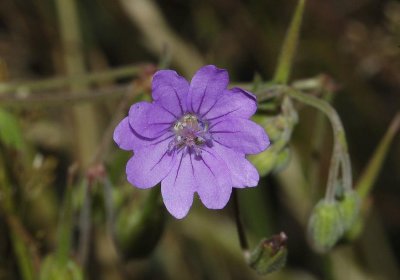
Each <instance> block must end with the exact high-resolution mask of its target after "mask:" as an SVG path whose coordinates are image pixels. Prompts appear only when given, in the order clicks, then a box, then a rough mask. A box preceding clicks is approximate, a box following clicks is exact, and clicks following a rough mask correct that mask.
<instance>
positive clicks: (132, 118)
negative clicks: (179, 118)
mask: <svg viewBox="0 0 400 280" xmlns="http://www.w3.org/2000/svg"><path fill="white" fill-rule="evenodd" d="M175 121H176V117H175V116H174V115H173V114H172V113H170V112H168V111H166V110H165V109H163V108H162V107H160V106H159V105H157V104H155V103H148V102H138V103H135V104H133V105H132V106H131V108H130V110H129V124H130V125H131V127H132V129H133V130H134V131H136V133H138V134H139V135H140V136H143V137H145V138H156V137H159V136H160V135H162V134H164V133H166V132H167V131H169V130H170V128H171V126H172V124H173V123H174V122H175Z"/></svg>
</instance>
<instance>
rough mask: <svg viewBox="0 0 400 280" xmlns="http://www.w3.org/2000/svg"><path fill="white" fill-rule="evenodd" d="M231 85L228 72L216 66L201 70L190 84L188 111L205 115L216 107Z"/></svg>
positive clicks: (208, 66) (205, 67)
mask: <svg viewBox="0 0 400 280" xmlns="http://www.w3.org/2000/svg"><path fill="white" fill-rule="evenodd" d="M228 83H229V77H228V72H227V71H226V70H223V69H218V68H217V67H215V66H214V65H207V66H204V67H202V68H200V69H199V70H198V71H197V72H196V74H195V75H194V77H193V78H192V81H191V83H190V88H189V96H188V110H190V111H191V112H193V113H198V114H199V115H203V114H204V113H206V112H207V111H209V110H210V108H211V107H213V106H214V104H215V103H216V101H217V100H218V98H219V97H220V96H221V95H222V93H223V91H224V90H225V89H226V87H227V86H228Z"/></svg>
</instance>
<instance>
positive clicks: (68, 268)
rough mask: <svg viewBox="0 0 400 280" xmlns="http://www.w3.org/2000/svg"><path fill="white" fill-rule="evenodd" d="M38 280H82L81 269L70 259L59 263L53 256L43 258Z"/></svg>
mask: <svg viewBox="0 0 400 280" xmlns="http://www.w3.org/2000/svg"><path fill="white" fill-rule="evenodd" d="M39 279H40V280H53V279H59V280H83V271H82V268H81V267H80V266H79V265H78V264H77V263H76V262H75V261H73V260H72V259H68V260H67V261H66V262H65V263H63V262H60V261H59V260H58V259H57V258H56V256H55V255H49V256H47V257H46V258H45V260H44V262H43V264H42V267H41V269H40V276H39Z"/></svg>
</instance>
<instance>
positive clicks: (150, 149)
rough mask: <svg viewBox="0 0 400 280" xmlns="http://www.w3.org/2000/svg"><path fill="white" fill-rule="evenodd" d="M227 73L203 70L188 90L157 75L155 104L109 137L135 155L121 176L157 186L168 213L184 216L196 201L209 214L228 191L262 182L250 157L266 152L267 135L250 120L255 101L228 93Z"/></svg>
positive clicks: (172, 77) (169, 75)
mask: <svg viewBox="0 0 400 280" xmlns="http://www.w3.org/2000/svg"><path fill="white" fill-rule="evenodd" d="M228 83H229V78H228V73H227V71H226V70H223V69H218V68H216V67H215V66H213V65H207V66H204V67H202V68H200V69H199V70H198V71H197V73H196V74H195V75H194V77H193V79H192V81H191V83H190V84H189V83H188V82H187V81H186V80H185V79H184V78H183V77H181V76H179V75H178V74H177V73H176V72H175V71H172V70H160V71H158V72H157V73H155V74H154V77H153V82H152V96H153V99H154V101H153V102H152V103H149V102H139V103H136V104H133V105H132V106H131V108H130V110H129V116H128V117H126V118H125V119H123V120H122V121H121V122H120V123H119V125H118V126H117V127H116V129H115V131H114V141H115V142H116V143H117V144H118V146H119V147H120V148H121V149H124V150H133V151H134V156H133V157H132V158H131V159H130V160H129V161H128V164H127V166H126V174H127V177H128V181H129V182H130V183H131V184H133V185H134V186H136V187H138V188H141V189H147V188H151V187H153V186H155V185H156V184H158V183H159V182H161V193H162V197H163V200H164V204H165V206H166V207H167V209H168V211H169V212H170V213H171V214H172V215H173V216H175V217H176V218H178V219H181V218H183V217H185V216H186V214H187V213H188V211H189V209H190V207H191V206H192V203H193V196H194V194H195V193H197V194H198V195H199V197H200V200H201V201H202V203H203V204H204V205H205V206H206V207H207V208H209V209H221V208H223V207H224V206H225V205H226V204H227V203H228V201H229V198H230V195H231V192H232V187H236V188H244V187H254V186H257V184H258V180H259V175H258V172H257V170H256V169H255V168H254V166H253V165H252V164H251V163H250V162H249V161H248V160H247V159H246V157H245V155H247V154H256V153H259V152H261V151H263V150H265V149H266V148H267V147H268V145H269V139H268V136H267V135H266V133H265V131H264V129H263V128H262V127H260V126H259V125H257V124H256V123H254V122H252V121H251V120H249V118H250V117H251V116H252V115H253V114H254V113H255V111H256V109H257V103H256V98H255V96H254V95H253V94H251V93H250V92H247V91H245V90H242V89H240V88H232V89H227V86H228Z"/></svg>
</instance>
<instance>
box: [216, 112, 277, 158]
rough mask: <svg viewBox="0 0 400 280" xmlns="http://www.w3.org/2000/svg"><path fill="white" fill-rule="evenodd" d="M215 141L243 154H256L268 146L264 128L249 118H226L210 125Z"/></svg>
mask: <svg viewBox="0 0 400 280" xmlns="http://www.w3.org/2000/svg"><path fill="white" fill-rule="evenodd" d="M210 132H211V134H212V138H213V140H214V141H216V142H217V143H219V144H221V145H223V146H225V147H228V148H231V149H233V150H235V151H236V152H239V153H243V154H257V153H260V152H262V151H264V150H265V149H266V148H267V147H268V146H269V139H268V136H267V134H266V133H265V130H264V129H263V128H262V127H261V126H259V125H258V124H256V123H255V122H253V121H251V120H246V119H242V118H226V119H222V120H221V121H218V122H216V123H214V124H211V126H210Z"/></svg>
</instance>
